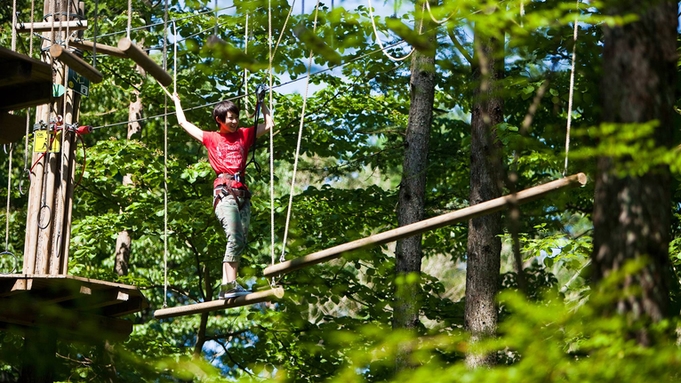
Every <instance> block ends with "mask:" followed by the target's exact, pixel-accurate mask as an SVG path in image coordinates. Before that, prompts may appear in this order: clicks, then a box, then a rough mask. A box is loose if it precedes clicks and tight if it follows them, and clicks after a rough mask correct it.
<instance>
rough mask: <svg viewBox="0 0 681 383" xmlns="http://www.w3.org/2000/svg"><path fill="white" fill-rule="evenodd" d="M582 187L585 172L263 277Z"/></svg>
mask: <svg viewBox="0 0 681 383" xmlns="http://www.w3.org/2000/svg"><path fill="white" fill-rule="evenodd" d="M584 184H586V175H585V174H584V173H578V174H575V175H571V176H569V177H565V178H561V179H559V180H555V181H551V182H549V183H546V184H543V185H538V186H535V187H531V188H529V189H525V190H523V191H520V192H518V193H516V194H509V195H506V196H503V197H499V198H495V199H493V200H489V201H485V202H481V203H479V204H477V205H473V206H469V207H466V208H463V209H460V210H456V211H453V212H450V213H446V214H442V215H439V216H437V217H433V218H429V219H426V220H423V221H419V222H415V223H412V224H409V225H405V226H402V227H398V228H396V229H392V230H388V231H384V232H383V233H378V234H374V235H371V236H369V237H366V238H362V239H358V240H356V241H352V242H348V243H344V244H342V245H338V246H335V247H332V248H329V249H325V250H321V251H318V252H316V253H312V254H309V255H306V256H303V257H300V258H295V259H292V260H290V261H285V262H281V263H277V264H275V265H272V266H269V267H267V268H265V270H264V271H263V274H264V276H265V277H273V276H277V275H281V274H284V273H288V272H291V271H295V270H298V269H301V268H303V267H306V266H311V265H315V264H317V263H322V262H326V261H330V260H332V259H335V258H338V257H340V256H341V255H343V253H347V252H350V251H354V250H359V249H362V248H366V247H372V246H378V245H383V244H386V243H390V242H394V241H397V240H399V239H402V238H407V237H411V236H414V235H417V234H421V233H423V232H426V231H429V230H434V229H438V228H441V227H444V226H448V225H453V224H456V223H459V222H463V221H467V220H469V219H472V218H477V217H480V216H483V215H486V214H490V213H494V212H497V211H500V210H503V209H505V208H507V207H508V206H509V205H511V204H518V205H520V204H524V203H527V202H531V201H534V200H536V199H539V198H541V197H543V196H545V195H546V194H548V193H551V192H554V191H556V190H560V189H563V188H566V187H575V186H583V185H584Z"/></svg>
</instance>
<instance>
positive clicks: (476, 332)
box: [464, 31, 503, 368]
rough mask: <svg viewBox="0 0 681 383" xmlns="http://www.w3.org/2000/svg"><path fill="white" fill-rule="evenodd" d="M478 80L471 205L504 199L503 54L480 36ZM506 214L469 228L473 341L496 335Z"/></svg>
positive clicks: (468, 319)
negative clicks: (500, 127)
mask: <svg viewBox="0 0 681 383" xmlns="http://www.w3.org/2000/svg"><path fill="white" fill-rule="evenodd" d="M474 45H475V57H474V58H473V79H474V80H475V81H478V82H479V85H478V88H477V89H476V91H475V94H474V103H473V111H472V117H471V170H470V188H471V190H470V204H471V205H475V204H478V203H481V202H484V201H487V200H491V199H494V198H497V197H500V196H501V194H502V188H501V185H502V182H503V171H502V162H501V145H500V142H499V140H498V139H497V135H496V127H495V126H496V125H497V124H499V123H500V122H502V121H503V100H502V98H501V97H500V96H499V94H498V93H499V92H498V87H499V85H498V83H497V81H498V80H499V79H501V78H502V77H503V54H502V55H500V54H499V52H503V51H502V49H501V48H500V47H501V44H500V43H499V42H498V41H496V40H495V39H492V38H488V37H485V36H484V35H483V34H482V33H481V32H480V31H476V34H475V40H474ZM501 228H502V225H501V213H495V214H489V215H486V216H484V217H480V218H475V219H472V220H470V221H469V223H468V245H467V256H468V259H467V266H466V267H467V271H466V299H465V312H464V325H465V328H466V329H467V330H468V331H469V332H470V333H471V336H472V340H473V341H474V342H475V341H477V340H480V339H483V338H485V337H488V336H493V335H494V334H495V333H496V328H497V306H496V303H495V299H496V295H497V292H498V289H499V268H500V265H501V260H500V259H501V239H500V237H499V235H500V234H501ZM466 363H467V364H468V366H470V367H472V368H474V367H478V366H486V365H487V366H489V365H493V364H494V357H493V356H491V355H481V354H477V353H469V354H468V355H467V356H466Z"/></svg>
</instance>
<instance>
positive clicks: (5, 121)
mask: <svg viewBox="0 0 681 383" xmlns="http://www.w3.org/2000/svg"><path fill="white" fill-rule="evenodd" d="M51 97H52V68H51V67H50V66H49V65H48V64H46V63H44V62H42V61H40V60H36V59H33V58H30V57H28V56H25V55H22V54H20V53H16V52H14V51H12V50H9V49H7V48H3V47H0V123H2V129H0V144H7V143H11V142H15V141H17V140H19V139H20V138H22V137H23V136H24V135H25V133H26V118H17V117H16V116H12V115H10V114H8V113H7V111H10V110H18V109H23V108H29V107H32V106H36V105H42V104H46V103H48V102H50V99H51Z"/></svg>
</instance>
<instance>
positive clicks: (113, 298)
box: [0, 274, 148, 341]
mask: <svg viewBox="0 0 681 383" xmlns="http://www.w3.org/2000/svg"><path fill="white" fill-rule="evenodd" d="M146 307H148V302H147V300H146V298H145V297H144V295H142V293H141V292H140V291H139V290H138V289H137V288H136V287H134V286H130V285H124V284H121V283H113V282H106V281H99V280H95V279H88V278H81V277H76V276H71V275H25V274H5V275H0V308H1V309H0V327H2V328H9V327H17V326H18V327H44V328H51V329H52V328H53V329H54V330H55V331H58V332H59V334H60V335H61V334H64V336H65V337H68V339H74V340H76V339H82V340H88V341H91V340H103V339H107V340H112V341H113V340H125V339H127V337H128V335H130V333H131V332H132V322H130V321H128V320H125V319H121V318H120V317H122V316H124V315H127V314H132V313H136V312H138V311H141V310H143V309H145V308H146Z"/></svg>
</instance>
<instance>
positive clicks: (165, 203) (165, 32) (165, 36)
mask: <svg viewBox="0 0 681 383" xmlns="http://www.w3.org/2000/svg"><path fill="white" fill-rule="evenodd" d="M163 21H164V24H163V70H165V71H167V69H168V63H167V61H168V54H167V51H168V24H167V21H168V0H165V10H164V14H163ZM173 25H175V24H174V23H173ZM173 33H175V31H173ZM175 46H177V44H175ZM174 59H175V60H176V59H177V55H175V57H174ZM173 72H175V73H177V67H175V70H174V71H173ZM176 82H177V81H175V80H173V86H174V90H175V92H177V85H176V84H175V83H176ZM166 93H167V92H166ZM163 111H164V114H165V116H164V117H163V307H168V96H167V94H166V96H165V97H164V105H163Z"/></svg>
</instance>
